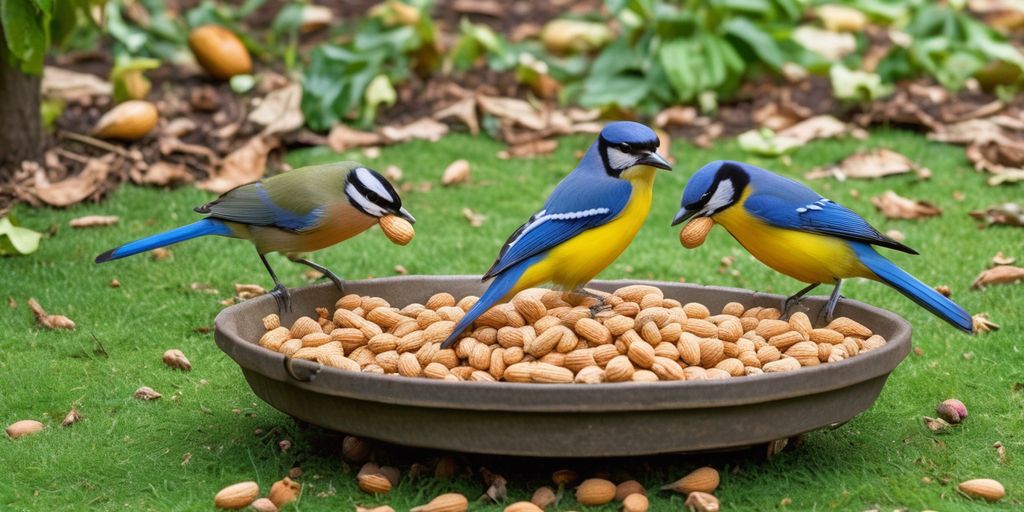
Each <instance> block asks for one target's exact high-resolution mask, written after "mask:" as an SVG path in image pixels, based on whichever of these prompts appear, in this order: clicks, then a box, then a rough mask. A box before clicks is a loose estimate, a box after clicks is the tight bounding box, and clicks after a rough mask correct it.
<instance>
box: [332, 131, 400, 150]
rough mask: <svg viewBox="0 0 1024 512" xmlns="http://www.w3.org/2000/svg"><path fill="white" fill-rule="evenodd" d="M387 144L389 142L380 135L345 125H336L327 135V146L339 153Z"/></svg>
mask: <svg viewBox="0 0 1024 512" xmlns="http://www.w3.org/2000/svg"><path fill="white" fill-rule="evenodd" d="M385 142H387V140H386V139H385V138H384V136H382V135H380V134H378V133H373V132H364V131H360V130H356V129H353V128H350V127H348V126H346V125H343V124H336V125H334V126H333V127H332V128H331V133H329V134H327V145H328V146H330V147H331V149H333V150H334V151H337V152H339V153H341V152H344V151H347V150H349V149H352V148H363V147H367V146H379V145H381V144H384V143H385Z"/></svg>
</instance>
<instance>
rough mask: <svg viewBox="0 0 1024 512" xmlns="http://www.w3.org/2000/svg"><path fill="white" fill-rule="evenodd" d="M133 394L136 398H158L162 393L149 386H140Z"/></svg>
mask: <svg viewBox="0 0 1024 512" xmlns="http://www.w3.org/2000/svg"><path fill="white" fill-rule="evenodd" d="M133 396H134V397H135V398H136V399H138V400H156V399H157V398H160V397H161V396H163V395H161V394H160V393H158V392H156V390H154V389H153V388H151V387H149V386H142V387H141V388H139V389H136V390H135V394H134V395H133Z"/></svg>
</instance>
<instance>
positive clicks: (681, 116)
mask: <svg viewBox="0 0 1024 512" xmlns="http://www.w3.org/2000/svg"><path fill="white" fill-rule="evenodd" d="M696 119H697V109H695V108H693V107H684V106H681V105H676V106H673V107H669V108H666V109H665V110H662V111H661V112H658V115H656V116H654V126H657V127H658V128H666V127H669V126H687V125H689V124H690V123H692V122H693V121H694V120H696Z"/></svg>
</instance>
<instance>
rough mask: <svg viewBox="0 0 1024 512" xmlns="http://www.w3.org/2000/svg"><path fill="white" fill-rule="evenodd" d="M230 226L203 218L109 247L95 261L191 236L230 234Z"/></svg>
mask: <svg viewBox="0 0 1024 512" xmlns="http://www.w3.org/2000/svg"><path fill="white" fill-rule="evenodd" d="M230 234H231V228H229V227H228V226H227V224H224V223H223V222H221V221H219V220H216V219H203V220H200V221H197V222H193V223H192V224H187V225H185V226H181V227H180V228H174V229H172V230H170V231H164V232H163V233H158V234H156V235H153V236H147V237H146V238H143V239H141V240H136V241H134V242H128V243H126V244H124V245H122V246H120V247H116V248H114V249H111V250H109V251H107V252H105V253H103V254H100V255H99V256H97V257H96V263H103V262H104V261H110V260H116V259H120V258H124V257H125V256H131V255H133V254H138V253H140V252H146V251H151V250H153V249H156V248H158V247H164V246H168V245H171V244H176V243H178V242H183V241H185V240H189V239H192V238H196V237H200V236H206V235H230Z"/></svg>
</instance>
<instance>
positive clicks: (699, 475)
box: [661, 467, 719, 494]
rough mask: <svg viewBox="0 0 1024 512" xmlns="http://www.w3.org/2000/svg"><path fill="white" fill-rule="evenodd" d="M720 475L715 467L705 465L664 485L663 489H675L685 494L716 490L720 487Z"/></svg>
mask: <svg viewBox="0 0 1024 512" xmlns="http://www.w3.org/2000/svg"><path fill="white" fill-rule="evenodd" d="M718 483H719V476H718V471H717V470H716V469H715V468H710V467H703V468H697V469H695V470H693V471H691V472H690V473H689V474H688V475H686V476H684V477H682V478H680V479H679V480H676V481H675V482H672V483H670V484H666V485H663V486H662V487H661V488H662V490H666V491H675V492H679V493H683V494H689V493H692V492H706V493H709V494H710V493H712V492H715V489H717V488H718Z"/></svg>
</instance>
